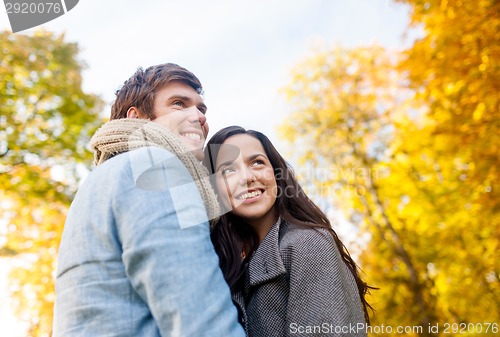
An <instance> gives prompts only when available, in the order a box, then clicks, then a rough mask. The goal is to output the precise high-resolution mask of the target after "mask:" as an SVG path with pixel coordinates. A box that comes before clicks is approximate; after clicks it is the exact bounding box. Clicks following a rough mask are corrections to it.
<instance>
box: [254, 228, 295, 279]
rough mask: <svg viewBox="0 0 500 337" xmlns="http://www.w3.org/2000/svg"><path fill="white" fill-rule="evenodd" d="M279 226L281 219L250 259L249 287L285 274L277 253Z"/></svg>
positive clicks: (278, 252)
mask: <svg viewBox="0 0 500 337" xmlns="http://www.w3.org/2000/svg"><path fill="white" fill-rule="evenodd" d="M280 224H281V219H278V221H277V222H276V223H275V224H274V225H273V227H271V229H270V230H269V233H267V235H266V237H265V238H264V240H262V242H261V243H260V244H259V247H258V248H257V250H256V251H255V252H254V254H253V256H252V258H251V259H250V264H249V266H248V272H249V281H250V286H255V285H258V284H261V283H264V282H267V281H269V280H271V279H273V278H276V277H278V276H279V275H282V274H286V269H285V266H284V265H283V260H282V259H281V255H280V251H279V232H280Z"/></svg>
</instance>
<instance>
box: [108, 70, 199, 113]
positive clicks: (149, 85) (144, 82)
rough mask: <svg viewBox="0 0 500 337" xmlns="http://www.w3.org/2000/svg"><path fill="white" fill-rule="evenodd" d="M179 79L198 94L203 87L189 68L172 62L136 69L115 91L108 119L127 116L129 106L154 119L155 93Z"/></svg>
mask: <svg viewBox="0 0 500 337" xmlns="http://www.w3.org/2000/svg"><path fill="white" fill-rule="evenodd" d="M172 81H180V82H183V83H185V84H187V85H189V86H191V87H192V88H193V89H194V90H195V91H196V92H197V93H199V94H200V95H201V94H202V93H203V87H202V85H201V82H200V80H199V79H198V78H197V77H196V76H195V75H194V74H193V73H192V72H190V71H189V70H187V69H185V68H182V67H181V66H178V65H177V64H174V63H164V64H159V65H156V66H151V67H149V68H147V69H146V70H143V69H142V68H138V69H137V71H136V72H135V73H134V75H132V77H130V78H129V79H128V80H126V81H125V82H124V83H123V86H122V87H121V88H120V89H118V90H117V91H116V93H115V95H116V99H115V101H114V102H113V105H112V106H111V117H110V119H119V118H127V111H128V110H129V109H130V108H131V107H135V108H137V109H138V110H139V111H140V112H141V113H143V114H145V115H146V116H147V117H148V118H151V119H154V117H155V116H154V113H153V107H154V99H155V95H156V93H157V92H158V91H159V90H161V89H162V88H163V87H164V86H165V85H166V84H167V83H169V82H172Z"/></svg>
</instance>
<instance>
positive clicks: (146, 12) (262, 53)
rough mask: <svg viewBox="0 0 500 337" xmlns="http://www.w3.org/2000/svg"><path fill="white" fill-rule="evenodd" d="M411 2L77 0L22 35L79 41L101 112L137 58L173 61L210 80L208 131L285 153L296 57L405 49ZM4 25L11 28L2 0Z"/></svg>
mask: <svg viewBox="0 0 500 337" xmlns="http://www.w3.org/2000/svg"><path fill="white" fill-rule="evenodd" d="M408 11H409V9H408V7H407V6H405V5H401V4H395V3H393V2H392V1H389V0H301V1H299V0H265V1H264V0H233V1H230V0H211V1H203V0H183V1H179V0H177V1H171V0H150V1H138V0H136V1H133V0H105V1H103V0H80V1H79V3H78V4H77V6H76V7H75V8H73V9H72V10H71V11H69V12H68V13H67V14H65V15H63V16H61V17H59V18H57V19H55V20H53V21H51V22H49V23H46V24H43V25H42V26H40V27H37V28H32V29H29V30H26V31H23V32H20V33H17V34H32V33H33V32H34V31H36V30H37V29H40V28H43V29H44V30H47V31H51V32H55V33H57V34H61V33H64V34H65V37H66V41H68V42H76V43H78V45H79V47H80V50H81V52H80V54H79V57H80V59H81V60H82V61H84V62H85V63H86V64H87V69H86V70H85V71H84V73H83V80H84V83H83V86H84V90H85V91H86V92H88V93H93V94H98V95H100V96H101V97H102V98H103V99H104V100H105V101H106V102H107V105H106V108H105V110H104V111H103V115H104V116H109V110H110V103H111V102H112V100H113V99H114V92H115V91H116V89H118V88H119V87H120V85H121V84H122V83H123V82H124V81H125V80H126V79H127V78H129V77H130V76H131V75H132V74H133V73H134V72H135V70H136V69H137V68H138V67H139V66H141V67H143V68H146V67H148V66H150V65H154V64H160V63H165V62H173V63H177V64H179V65H181V66H183V67H185V68H187V69H189V70H190V71H192V72H193V73H194V74H196V75H197V76H198V78H199V79H200V80H201V82H202V84H203V86H204V89H205V90H204V91H205V95H204V97H205V102H206V104H207V106H208V112H207V118H208V123H209V125H210V134H209V137H210V135H213V133H214V132H215V131H217V130H219V129H221V128H223V127H225V126H228V125H241V126H243V127H245V128H249V129H255V130H258V131H261V132H263V133H265V134H266V135H268V136H269V138H270V139H271V140H272V141H273V142H274V143H275V145H276V146H277V148H278V150H280V151H281V152H283V153H284V154H286V153H287V152H289V151H290V148H292V146H290V145H289V144H286V143H283V142H282V141H280V139H279V136H278V134H277V132H276V129H277V127H278V126H279V125H280V124H281V123H283V121H284V120H285V119H286V118H287V111H291V108H290V107H289V106H287V103H286V101H285V97H284V95H283V94H282V93H280V89H281V88H283V87H284V86H286V85H287V83H288V82H289V81H290V78H291V76H290V74H291V69H292V68H293V67H294V65H295V64H297V63H298V62H300V61H301V60H303V59H304V58H305V57H306V56H307V55H311V53H312V52H313V50H314V49H315V48H318V47H329V46H333V45H338V44H340V45H342V46H344V47H357V46H368V45H373V44H380V45H382V46H384V47H387V48H390V49H403V48H407V47H409V46H411V44H412V42H413V40H414V38H415V36H416V33H415V32H414V31H408V30H407V27H408V24H409V14H408V13H409V12H408ZM0 29H1V30H8V31H11V29H10V25H9V21H8V17H7V14H6V11H5V10H4V8H3V7H1V6H0ZM6 270H7V267H6V266H5V262H2V261H0V326H2V327H4V328H2V336H6V337H18V336H22V332H19V331H20V329H21V328H20V327H19V326H18V325H17V326H16V325H15V324H14V322H15V320H14V319H13V318H12V316H10V314H9V313H10V309H9V308H8V301H6V300H5V299H4V298H2V297H1V296H2V295H1V294H5V293H6V291H5V289H6V287H7V285H6V283H5V282H4V281H3V279H4V278H5V273H6ZM5 327H9V328H7V330H8V331H10V333H11V334H10V335H4V332H3V331H5ZM15 329H17V331H15ZM21 330H22V329H21Z"/></svg>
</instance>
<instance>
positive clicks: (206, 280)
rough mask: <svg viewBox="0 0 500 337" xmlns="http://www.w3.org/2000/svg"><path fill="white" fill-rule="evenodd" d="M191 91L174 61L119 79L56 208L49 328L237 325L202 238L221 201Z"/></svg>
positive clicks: (94, 333)
mask: <svg viewBox="0 0 500 337" xmlns="http://www.w3.org/2000/svg"><path fill="white" fill-rule="evenodd" d="M201 93H202V86H201V83H200V82H199V80H198V79H197V78H196V76H195V75H193V74H192V73H191V72H189V71H187V70H186V69H184V68H182V67H179V66H178V65H175V64H163V65H157V66H153V67H150V68H148V69H146V70H145V71H143V70H142V69H139V70H138V71H137V72H136V73H135V74H134V75H133V76H132V77H131V78H130V79H129V80H127V81H126V82H125V83H124V85H123V87H122V88H121V89H120V90H118V91H117V93H116V96H117V97H116V101H115V102H114V104H113V106H112V109H111V121H110V122H108V123H106V124H105V125H104V126H103V127H102V128H101V129H100V130H98V131H97V132H96V134H95V135H94V137H93V138H92V142H91V144H92V147H93V148H94V150H95V151H96V158H95V159H96V164H98V167H97V168H96V169H95V170H93V171H92V172H91V173H90V175H89V176H88V177H87V179H86V180H85V182H84V184H83V185H82V186H81V187H80V188H79V190H78V193H77V194H76V196H75V199H74V200H73V203H72V205H71V207H70V210H69V213H68V217H67V220H66V224H65V228H64V232H63V237H62V240H61V246H60V249H59V260H58V270H57V280H56V303H55V309H54V310H55V311H54V333H53V334H54V336H56V337H59V336H64V337H67V336H90V337H98V336H131V337H132V336H133V337H136V336H146V337H149V336H188V337H191V336H192V337H211V336H214V337H226V336H237V337H243V336H244V332H243V329H242V327H241V326H240V325H239V324H238V323H237V311H236V309H235V307H234V306H233V304H232V302H231V298H230V293H229V289H228V287H227V285H226V283H225V281H224V279H223V276H222V273H221V272H220V270H219V268H218V258H217V256H216V254H215V252H214V249H213V246H212V244H211V242H210V233H209V226H208V221H207V220H208V219H211V218H213V217H215V216H217V214H218V212H219V211H218V208H217V203H216V199H215V196H214V194H213V191H212V190H211V189H210V186H209V185H208V182H207V181H206V180H204V179H203V178H204V173H206V172H205V171H202V169H200V168H201V166H200V163H199V161H200V160H202V159H203V152H202V147H203V144H204V142H205V138H206V136H207V133H208V125H207V123H206V117H205V113H206V110H207V107H206V105H205V104H204V101H203V98H202V96H201ZM193 177H194V178H195V179H193ZM207 213H208V216H207Z"/></svg>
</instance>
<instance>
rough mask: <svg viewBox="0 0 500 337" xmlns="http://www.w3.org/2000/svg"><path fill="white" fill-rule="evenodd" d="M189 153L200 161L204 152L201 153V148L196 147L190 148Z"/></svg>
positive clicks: (203, 156)
mask: <svg viewBox="0 0 500 337" xmlns="http://www.w3.org/2000/svg"><path fill="white" fill-rule="evenodd" d="M191 153H192V154H193V156H195V158H196V159H198V160H199V161H202V160H203V158H205V153H203V150H202V149H196V150H191Z"/></svg>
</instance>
